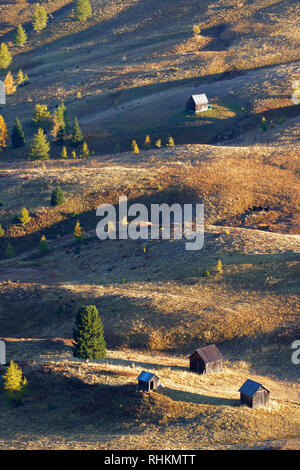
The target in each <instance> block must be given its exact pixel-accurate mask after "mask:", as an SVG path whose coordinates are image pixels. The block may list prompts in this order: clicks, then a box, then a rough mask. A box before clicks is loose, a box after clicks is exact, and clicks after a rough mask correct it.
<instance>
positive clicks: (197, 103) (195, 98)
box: [186, 93, 208, 113]
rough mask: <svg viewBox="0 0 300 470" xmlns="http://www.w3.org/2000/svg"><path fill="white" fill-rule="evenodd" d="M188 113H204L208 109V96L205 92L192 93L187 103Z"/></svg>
mask: <svg viewBox="0 0 300 470" xmlns="http://www.w3.org/2000/svg"><path fill="white" fill-rule="evenodd" d="M186 110H187V112H188V113H202V112H203V111H207V110H208V98H207V96H206V94H205V93H201V94H200V95H192V96H191V97H190V99H189V100H188V102H187V103H186Z"/></svg>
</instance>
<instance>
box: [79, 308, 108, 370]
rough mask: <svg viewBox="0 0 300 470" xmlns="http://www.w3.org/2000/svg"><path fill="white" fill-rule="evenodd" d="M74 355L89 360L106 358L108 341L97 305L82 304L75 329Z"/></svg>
mask: <svg viewBox="0 0 300 470" xmlns="http://www.w3.org/2000/svg"><path fill="white" fill-rule="evenodd" d="M72 349H73V356H74V357H78V358H81V359H84V360H85V361H88V360H89V359H104V358H105V357H106V343H105V339H104V332H103V324H102V321H101V318H100V316H99V313H98V310H97V308H96V307H95V305H87V306H82V307H81V308H80V310H79V311H78V313H77V315H76V320H75V326H74V329H73V348H72Z"/></svg>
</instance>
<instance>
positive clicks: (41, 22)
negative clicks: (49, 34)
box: [32, 3, 48, 32]
mask: <svg viewBox="0 0 300 470" xmlns="http://www.w3.org/2000/svg"><path fill="white" fill-rule="evenodd" d="M47 23H48V15H47V13H46V10H45V8H44V7H43V5H40V4H39V3H37V4H36V7H35V10H34V13H33V20H32V26H33V29H34V31H37V32H40V31H42V29H44V28H46V26H47Z"/></svg>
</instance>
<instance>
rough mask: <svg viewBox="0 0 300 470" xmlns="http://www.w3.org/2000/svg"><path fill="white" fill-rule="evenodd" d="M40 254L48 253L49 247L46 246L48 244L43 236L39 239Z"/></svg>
mask: <svg viewBox="0 0 300 470" xmlns="http://www.w3.org/2000/svg"><path fill="white" fill-rule="evenodd" d="M39 247H40V252H41V253H48V251H49V245H48V242H47V239H46V236H45V235H42V237H41V239H40V246H39Z"/></svg>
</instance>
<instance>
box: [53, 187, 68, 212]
mask: <svg viewBox="0 0 300 470" xmlns="http://www.w3.org/2000/svg"><path fill="white" fill-rule="evenodd" d="M64 202H65V196H64V193H63V191H62V190H61V188H60V187H59V186H57V187H56V188H55V189H54V191H53V193H52V196H51V206H52V207H54V206H60V205H61V204H63V203H64Z"/></svg>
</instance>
